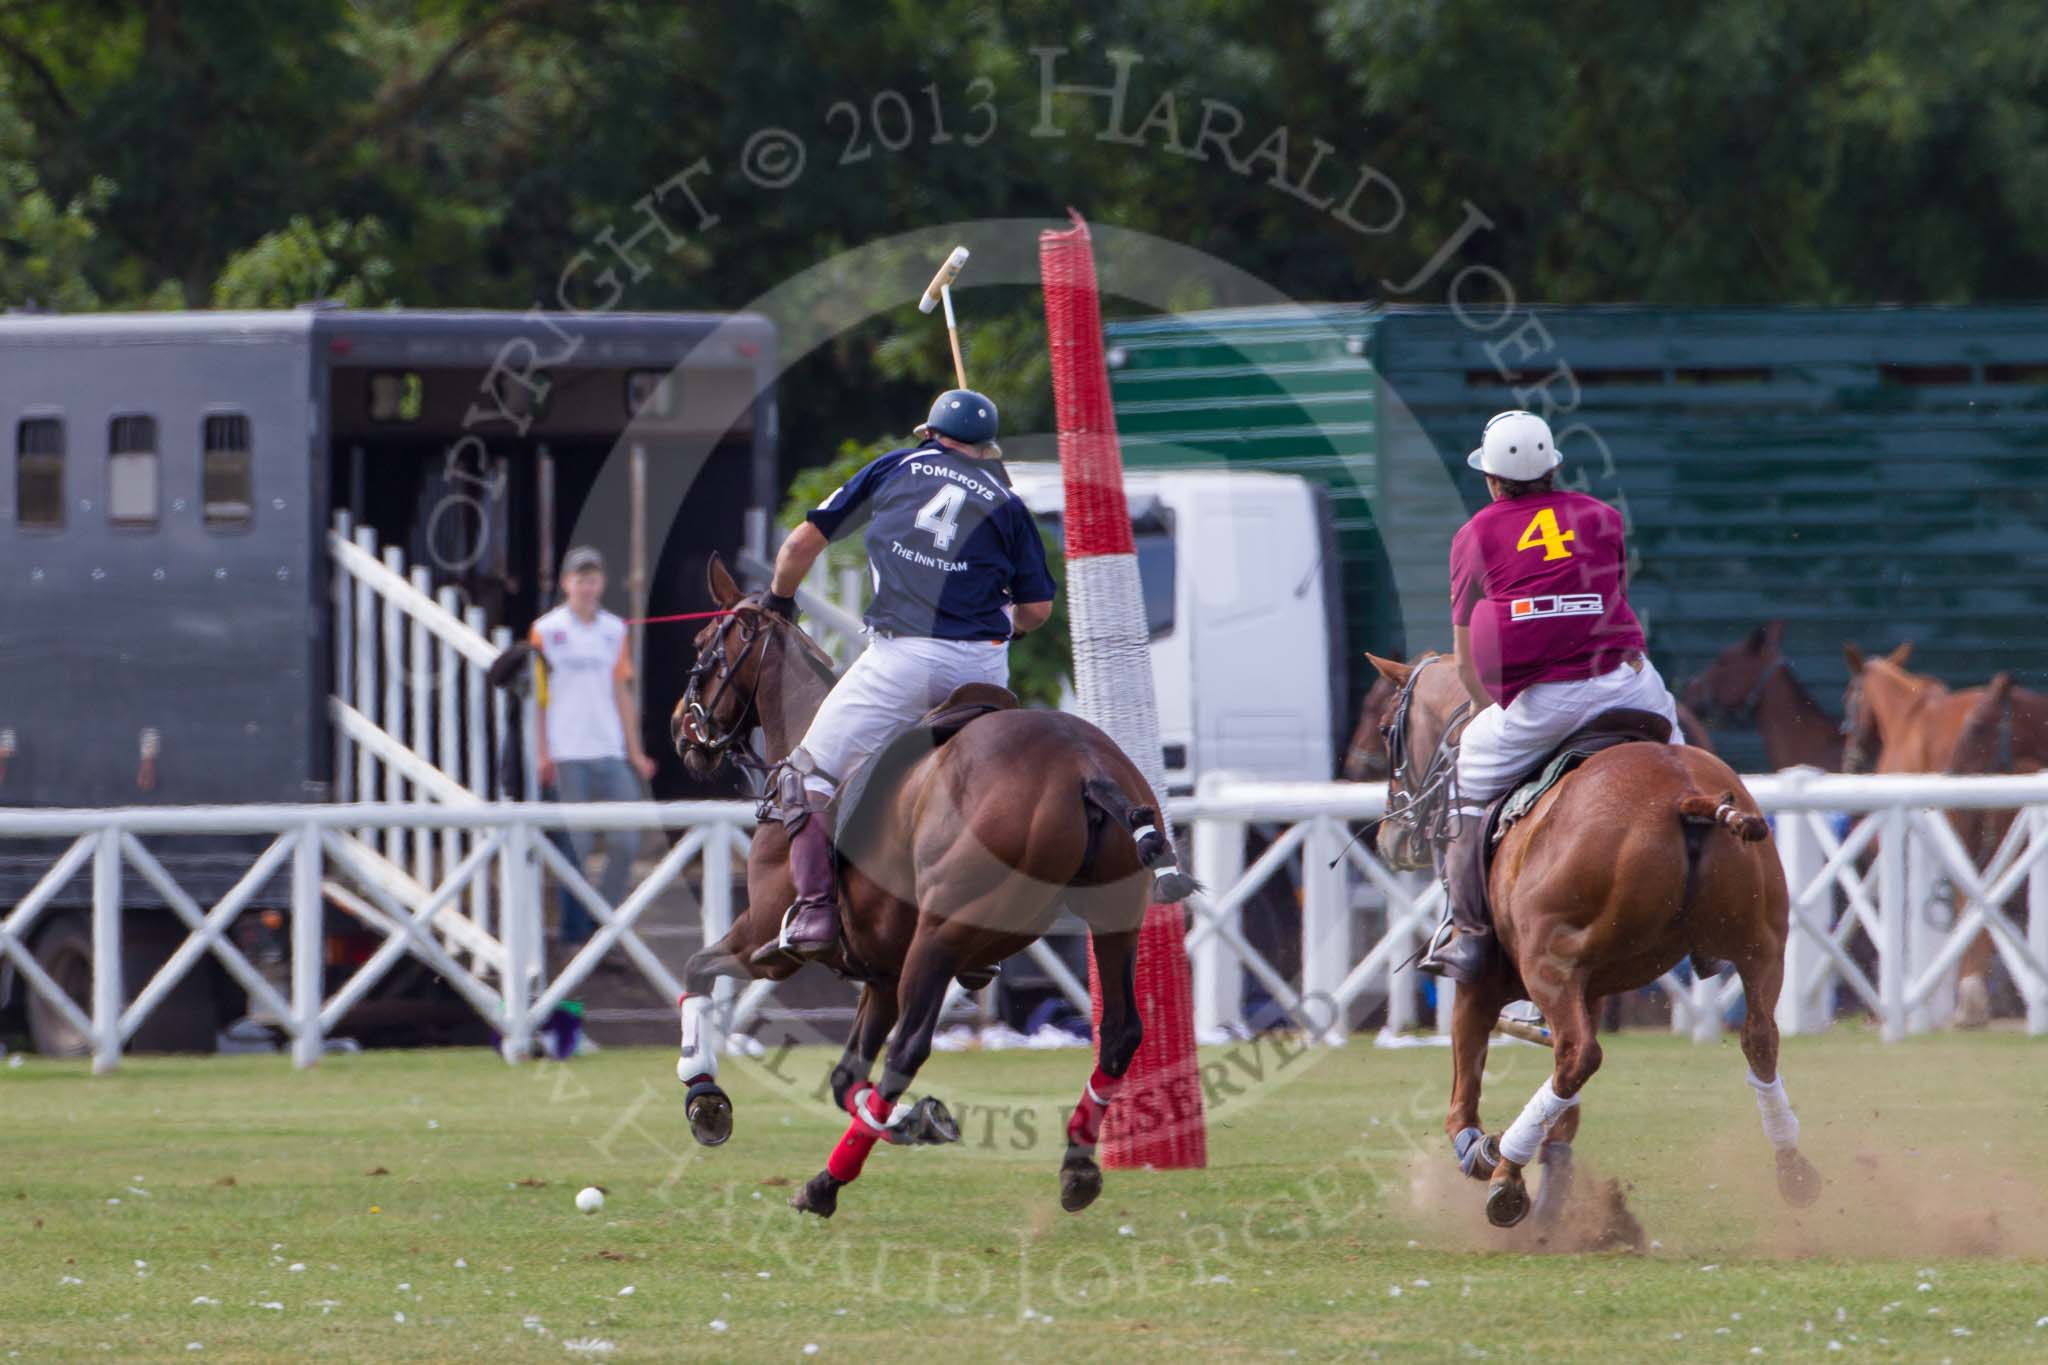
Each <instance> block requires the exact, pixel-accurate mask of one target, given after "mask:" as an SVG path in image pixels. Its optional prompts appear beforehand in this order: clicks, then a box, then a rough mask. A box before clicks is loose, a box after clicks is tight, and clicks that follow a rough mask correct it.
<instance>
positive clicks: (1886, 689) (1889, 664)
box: [1842, 640, 2011, 1028]
mask: <svg viewBox="0 0 2048 1365" xmlns="http://www.w3.org/2000/svg"><path fill="white" fill-rule="evenodd" d="M1912 653H1913V642H1912V641H1911V640H1908V641H1906V642H1905V643H1903V644H1901V645H1900V646H1899V647H1898V648H1896V649H1894V650H1893V651H1892V652H1891V653H1890V654H1888V655H1885V656H1884V657H1882V658H1868V657H1866V656H1865V655H1864V653H1863V651H1862V650H1860V649H1858V648H1857V647H1856V646H1855V645H1854V644H1845V645H1843V646H1842V660H1843V662H1844V663H1846V664H1847V665H1848V667H1849V683H1848V686H1847V687H1846V688H1844V689H1843V693H1842V733H1843V734H1844V735H1846V736H1847V737H1848V742H1847V747H1846V748H1845V749H1844V751H1843V760H1844V766H1845V767H1846V769H1847V770H1848V771H1849V772H1852V773H1858V772H1879V773H1938V772H1943V771H1948V770H1956V769H1955V768H1954V762H1955V756H1956V752H1957V749H1958V746H1960V745H1961V744H1962V743H1963V739H1964V735H1965V731H1966V730H1967V728H1968V726H1969V722H1970V717H1971V715H1972V713H1973V712H1974V711H1976V709H1977V708H1978V707H1979V706H1980V705H1983V704H1985V703H1987V702H1989V701H1990V699H1991V689H1990V688H1989V687H1965V688H1961V689H1959V690H1951V689H1950V688H1949V687H1947V686H1946V685H1945V684H1943V683H1942V682H1941V681H1940V680H1938V679H1936V678H1931V677H1928V676H1927V675H1925V674H1922V673H1912V672H1908V671H1907V669H1906V667H1905V664H1906V660H1907V659H1908V658H1910V657H1912ZM2009 683H2010V680H2009V679H2008V690H2009ZM1993 758H1994V754H1993V747H1992V746H1979V749H1978V752H1977V755H1976V758H1975V762H1977V763H1988V762H1990V761H1992V759H1993ZM1985 770H1986V769H1984V768H1982V767H1972V766H1966V767H1965V768H1963V769H1960V770H1959V771H1985ZM1993 770H1995V771H2010V770H2011V769H2010V761H2009V759H2008V760H2007V765H2006V766H2005V767H2002V768H1997V769H1993ZM2010 819H2011V817H2010V815H2009V814H2008V815H2007V816H2006V821H2005V822H2006V823H2007V824H2009V823H2010ZM1949 824H1950V825H1951V826H1952V827H1953V828H1954V829H1955V831H1956V833H1957V835H1958V836H1960V837H1961V839H1962V841H1963V847H1964V849H1966V850H1967V851H1968V852H1969V853H1970V855H1971V856H1972V857H1973V858H1975V859H1976V860H1977V863H1978V865H1979V866H1980V867H1981V866H1982V865H1983V863H1984V862H1985V860H1986V859H1988V858H1989V857H1990V856H1991V853H1992V852H1993V851H1994V850H1995V849H1996V848H1997V847H1998V843H1997V838H1992V839H1991V842H1990V844H1989V846H1988V847H1985V846H1984V840H1985V837H1986V834H1987V831H1989V830H1990V829H1991V828H1992V825H1991V824H1990V823H1988V822H1987V815H1986V813H1985V812H1977V811H1953V812H1951V813H1950V815H1949ZM2003 833H2004V827H2003V825H2000V826H1999V827H1998V837H2003ZM1992 951H1993V947H1992V943H1991V935H1990V934H1988V933H1986V934H1979V935H1978V936H1977V937H1976V938H1975V939H1973V940H1972V941H1971V943H1970V946H1969V947H1968V948H1967V949H1965V950H1964V952H1963V956H1962V959H1961V960H1960V961H1959V962H1958V963H1957V964H1956V1013H1955V1019H1954V1021H1953V1022H1954V1023H1955V1025H1956V1026H1957V1027H1958V1028H1982V1027H1984V1026H1985V1025H1987V1024H1989V1023H1990V1022H1991V954H1992Z"/></svg>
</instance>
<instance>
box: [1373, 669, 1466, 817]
mask: <svg viewBox="0 0 2048 1365" xmlns="http://www.w3.org/2000/svg"><path fill="white" fill-rule="evenodd" d="M1441 657H1442V656H1441V655H1432V656H1431V657H1429V658H1427V659H1424V660H1423V661H1422V662H1421V663H1419V664H1417V665H1416V666H1415V667H1414V669H1412V670H1411V671H1410V672H1409V674H1408V681H1406V682H1405V683H1403V684H1401V696H1400V698H1399V700H1397V701H1396V702H1395V703H1394V718H1393V720H1391V721H1389V722H1388V723H1387V727H1386V730H1385V734H1386V739H1387V759H1388V762H1389V763H1390V764H1391V765H1392V771H1393V777H1392V780H1391V781H1389V782H1388V784H1387V813H1386V815H1384V816H1383V817H1381V818H1382V819H1384V820H1391V821H1393V822H1394V823H1395V824H1396V825H1397V826H1401V827H1404V828H1406V829H1407V830H1408V831H1409V832H1411V833H1413V834H1414V835H1416V836H1417V837H1418V838H1420V839H1422V840H1423V841H1424V842H1425V843H1428V844H1431V845H1437V844H1441V843H1443V842H1444V841H1445V840H1446V839H1448V838H1449V837H1450V827H1449V826H1450V811H1451V791H1452V788H1453V786H1454V782H1455V779H1454V775H1455V773H1456V772H1457V768H1458V749H1457V745H1456V744H1455V743H1454V742H1453V737H1454V736H1455V735H1457V734H1458V733H1459V732H1460V727H1461V724H1462V722H1463V721H1464V720H1465V719H1466V717H1467V716H1468V715H1470V713H1471V711H1472V701H1471V699H1470V698H1469V697H1468V698H1467V699H1466V700H1464V701H1462V702H1460V703H1458V707H1457V709H1456V710H1455V711H1453V712H1451V714H1450V715H1449V716H1448V717H1446V718H1445V720H1444V729H1443V733H1442V734H1441V735H1439V736H1438V737H1437V743H1436V748H1435V750H1434V751H1433V752H1432V753H1431V754H1430V756H1429V763H1428V764H1427V765H1426V766H1425V767H1424V768H1423V770H1422V780H1421V781H1420V782H1416V783H1412V784H1411V783H1410V782H1409V779H1408V774H1409V771H1410V770H1411V769H1412V768H1413V767H1414V755H1413V754H1412V753H1410V751H1409V750H1410V746H1409V735H1408V709H1409V707H1410V706H1412V705H1413V704H1414V702H1415V685H1416V683H1417V682H1418V681H1420V679H1421V677H1422V673H1423V670H1424V669H1426V668H1428V667H1429V666H1430V665H1431V664H1433V663H1435V662H1437V660H1438V659H1440V658H1441ZM1396 784H1398V785H1399V788H1400V789H1399V790H1398V791H1396V790H1395V787H1396ZM1397 798H1398V802H1399V803H1398V804H1396V800H1397Z"/></svg>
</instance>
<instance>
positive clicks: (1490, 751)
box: [1458, 659, 1685, 805]
mask: <svg viewBox="0 0 2048 1365" xmlns="http://www.w3.org/2000/svg"><path fill="white" fill-rule="evenodd" d="M1617 706H1629V707H1634V708H1635V709H1637V710H1639V711H1653V712H1655V713H1656V714H1657V715H1660V716H1662V717H1664V719H1666V720H1668V721H1670V722H1671V742H1672V743H1673V744H1683V743H1685V736H1684V735H1682V734H1681V733H1679V729H1678V708H1677V706H1676V705H1674V704H1673V702H1672V700H1671V693H1670V692H1669V691H1668V690H1666V688H1665V686H1664V679H1663V678H1662V677H1660V676H1659V675H1658V673H1657V666H1656V665H1655V664H1653V663H1651V662H1650V661H1649V660H1648V659H1644V660H1642V661H1641V667H1640V668H1638V667H1637V666H1636V665H1635V664H1623V665H1621V666H1620V667H1619V668H1616V669H1615V670H1614V671H1613V672H1611V673H1603V674H1601V675H1600V676H1599V677H1597V678H1582V679H1578V680H1576V681H1573V682H1548V683H1537V684H1535V685H1534V686H1532V687H1528V688H1525V689H1523V690H1522V691H1520V692H1517V693H1516V694H1515V699H1514V701H1513V702H1511V703H1510V704H1508V705H1507V706H1505V707H1502V706H1489V707H1487V708H1486V709H1485V710H1484V711H1481V712H1480V713H1479V714H1478V715H1476V716H1474V717H1472V720H1471V722H1470V723H1469V724H1468V725H1466V726H1465V736H1464V738H1463V739H1462V740H1461V741H1460V742H1459V745H1458V799H1459V801H1460V802H1462V803H1469V804H1473V805H1478V804H1483V803H1485V802H1487V801H1491V800H1492V799H1493V798H1494V797H1496V796H1499V795H1500V794H1501V793H1502V792H1504V791H1506V790H1507V789H1508V787H1509V786H1510V785H1511V784H1512V783H1514V782H1515V781H1516V780H1517V779H1519V778H1521V777H1522V776H1523V775H1524V774H1526V773H1527V772H1528V771H1529V770H1530V769H1531V768H1533V767H1535V766H1536V765H1537V764H1538V763H1541V762H1542V761H1543V758H1544V756H1545V755H1546V754H1548V753H1549V752H1550V751H1551V750H1552V749H1555V748H1556V747H1557V746H1558V745H1560V744H1562V743H1564V741H1565V740H1566V739H1567V738H1569V737H1570V736H1571V734H1572V732H1573V731H1574V730H1577V729H1578V728H1579V727H1580V726H1582V725H1584V724H1585V723H1586V722H1587V721H1589V720H1591V719H1593V717H1595V716H1597V715H1599V714H1600V713H1601V712H1602V711H1611V710H1613V709H1614V708H1615V707H1617Z"/></svg>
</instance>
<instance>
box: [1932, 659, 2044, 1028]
mask: <svg viewBox="0 0 2048 1365" xmlns="http://www.w3.org/2000/svg"><path fill="white" fill-rule="evenodd" d="M2044 768H2048V697H2044V696H2042V695H2041V694H2040V693H2039V692H2030V691H2028V690H2027V689H2025V688H2023V687H2015V686H2014V685H2013V677H2012V674H2010V673H2000V674H1999V675H1998V676H1997V677H1995V678H1993V679H1992V680H1991V681H1990V682H1989V683H1988V684H1986V686H1985V688H1984V695H1983V696H1982V697H1980V698H1978V700H1977V704H1976V705H1975V706H1973V707H1971V708H1970V713H1969V715H1968V716H1966V717H1965V718H1964V720H1963V729H1962V733H1961V734H1960V735H1958V736H1957V737H1956V743H1955V748H1954V749H1953V750H1952V751H1951V752H1950V754H1949V761H1948V771H1949V772H1952V773H2037V772H2040V771H2042V770H2043V769H2044ZM1949 818H1950V820H1951V822H1952V823H1953V824H1954V825H1955V830H1956V834H1957V835H1958V836H1959V837H1960V838H1961V839H1962V841H1963V847H1964V848H1965V849H1966V850H1968V851H1969V854H1970V856H1971V857H1972V858H1973V859H1975V860H1976V863H1977V866H1978V867H1980V868H1984V867H1988V866H1990V864H1991V862H1992V860H1993V859H1994V858H1995V857H1996V856H1997V853H1998V848H1999V845H2000V844H2001V843H2003V842H2004V840H2005V836H2006V832H2007V831H2008V830H2010V829H2011V828H2012V821H2013V812H2011V811H2009V810H1959V811H1956V812H1954V813H1953V814H1952V815H1951V816H1950V817H1949ZM2005 911H2006V915H2007V917H2008V918H2010V919H2011V920H2012V921H2013V922H2014V923H2015V924H2019V925H2022V926H2024V925H2025V924H2026V913H2027V902H2026V898H2025V897H2024V896H2014V897H2013V898H2012V899H2011V900H2010V901H2008V902H2007V903H2006V905H2005ZM1992 951H1993V945H1992V942H1991V935H1990V934H1988V933H1984V934H1979V935H1977V937H1976V938H1975V939H1974V940H1973V941H1972V942H1971V944H1970V946H1969V949H1968V950H1967V951H1965V952H1964V954H1963V956H1962V960H1961V962H1959V963H1958V964H1957V968H1956V997H1957V1006H1958V1008H1957V1014H1958V1021H1959V1022H1965V1023H1967V1022H1972V1020H1970V1019H1969V1018H1967V1017H1966V1016H1965V1015H1964V1011H1963V1008H1962V1007H1963V1005H1964V1003H1965V1002H1966V1000H1975V999H1976V997H1977V994H1978V991H1979V990H1980V989H1981V990H1982V992H1983V997H1982V1005H1983V1010H1984V1021H1985V1022H1989V1016H1990V976H1991V955H1992ZM1973 978H1974V979H1975V980H1976V981H1977V982H1979V983H1981V985H1980V986H1978V987H1972V988H1969V994H1968V996H1967V997H1966V995H1965V989H1966V988H1965V986H1964V984H1963V983H1964V982H1966V981H1970V980H1972V979H1973Z"/></svg>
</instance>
